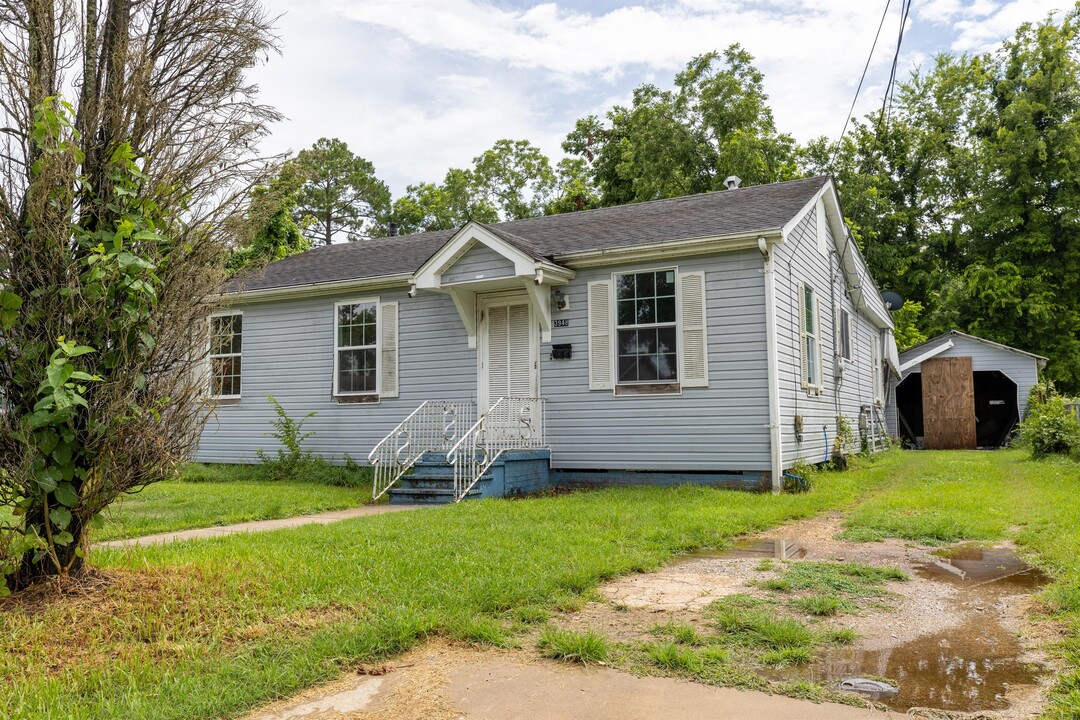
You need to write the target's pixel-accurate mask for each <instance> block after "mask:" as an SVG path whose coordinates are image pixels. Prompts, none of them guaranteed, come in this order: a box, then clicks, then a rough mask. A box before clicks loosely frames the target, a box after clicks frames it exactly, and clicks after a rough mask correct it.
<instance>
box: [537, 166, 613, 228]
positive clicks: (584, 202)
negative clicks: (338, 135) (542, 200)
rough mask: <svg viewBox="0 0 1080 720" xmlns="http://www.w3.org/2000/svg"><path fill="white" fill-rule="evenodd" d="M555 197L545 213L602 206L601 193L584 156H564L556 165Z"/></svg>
mask: <svg viewBox="0 0 1080 720" xmlns="http://www.w3.org/2000/svg"><path fill="white" fill-rule="evenodd" d="M555 175H556V178H557V180H556V183H557V189H556V191H555V197H554V199H552V200H551V202H549V203H548V205H547V207H546V208H545V209H544V214H545V215H558V214H559V213H568V212H576V211H578V210H588V209H590V208H595V207H599V206H600V193H599V192H598V191H597V189H596V185H595V184H593V181H592V176H591V174H590V173H589V165H588V163H587V162H586V161H585V160H584V159H583V158H563V159H562V160H560V161H559V164H558V165H557V166H556V167H555Z"/></svg>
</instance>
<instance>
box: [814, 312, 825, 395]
mask: <svg viewBox="0 0 1080 720" xmlns="http://www.w3.org/2000/svg"><path fill="white" fill-rule="evenodd" d="M814 331H815V332H814V334H815V335H817V342H816V343H815V347H816V348H817V385H816V386H815V387H817V389H818V391H821V390H824V389H825V366H824V365H823V364H822V362H821V354H822V353H821V346H822V345H823V344H824V343H823V342H822V341H823V340H824V338H822V336H821V335H822V333H821V303H820V302H819V301H818V296H817V293H816V292H815V293H814Z"/></svg>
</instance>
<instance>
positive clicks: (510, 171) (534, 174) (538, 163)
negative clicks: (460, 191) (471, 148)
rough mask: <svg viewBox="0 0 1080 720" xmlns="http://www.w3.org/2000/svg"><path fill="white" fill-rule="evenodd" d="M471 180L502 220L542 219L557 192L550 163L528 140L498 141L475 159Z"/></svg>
mask: <svg viewBox="0 0 1080 720" xmlns="http://www.w3.org/2000/svg"><path fill="white" fill-rule="evenodd" d="M472 180H473V188H474V191H475V192H476V193H477V194H478V195H480V196H481V197H483V198H484V199H485V200H487V202H488V203H489V204H490V205H491V206H493V207H495V208H497V209H498V211H499V213H500V215H501V217H502V219H503V220H521V219H522V218H529V217H536V216H538V215H542V214H543V212H544V205H545V204H546V203H547V202H548V201H549V200H550V199H551V195H552V192H553V191H554V189H555V173H554V172H553V171H552V170H551V161H550V160H548V158H547V156H546V155H544V154H543V153H542V152H540V149H539V148H538V147H536V146H535V145H533V144H531V143H530V142H529V141H528V140H499V141H498V142H496V143H495V145H493V146H492V147H491V149H490V150H485V151H484V152H483V153H482V154H481V155H479V156H477V157H475V158H473V171H472Z"/></svg>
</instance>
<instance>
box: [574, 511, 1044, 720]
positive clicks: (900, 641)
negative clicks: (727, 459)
mask: <svg viewBox="0 0 1080 720" xmlns="http://www.w3.org/2000/svg"><path fill="white" fill-rule="evenodd" d="M840 520H841V517H840V516H838V515H830V516H824V517H817V518H814V519H811V520H806V521H803V522H799V523H795V524H792V525H787V526H784V527H782V528H778V529H776V530H774V531H771V532H769V533H764V534H762V535H759V536H756V537H753V538H748V539H746V540H745V541H742V542H740V543H738V544H736V546H735V547H734V548H731V549H728V550H726V551H721V552H716V551H704V552H700V553H692V554H689V555H686V556H683V557H682V558H679V559H678V560H677V561H676V562H675V563H673V564H672V565H669V566H668V567H665V568H662V569H661V570H659V571H657V572H653V573H648V574H643V575H636V576H629V577H624V578H619V579H616V580H614V581H612V582H610V583H608V584H606V585H605V586H603V587H602V588H601V589H600V592H601V594H602V595H603V597H604V598H605V600H606V601H607V602H601V603H590V604H589V605H588V606H587V607H586V608H585V609H584V611H583V612H581V613H577V614H575V615H568V616H565V617H563V618H560V620H559V624H560V625H565V626H568V627H572V628H575V629H585V628H590V627H591V628H593V629H596V630H601V631H603V632H605V633H607V634H608V635H609V636H610V637H611V638H612V639H613V640H616V641H620V642H624V643H634V642H650V641H655V640H656V632H655V629H656V627H657V626H658V625H663V624H664V623H667V622H670V621H675V622H681V623H687V624H689V625H692V626H695V627H699V628H700V627H705V626H707V625H709V621H708V619H707V618H706V613H705V612H704V610H705V608H706V607H707V606H708V605H709V603H711V602H713V601H716V600H721V599H722V598H725V597H730V596H732V595H736V594H744V595H748V596H749V597H750V598H752V599H754V600H757V601H761V602H765V603H769V605H768V607H769V612H770V613H774V614H778V615H783V614H785V613H787V614H789V615H792V610H791V606H792V601H793V600H795V599H797V598H799V597H805V596H806V595H807V594H808V593H806V592H803V593H800V592H798V591H792V592H775V591H772V590H769V589H766V588H765V587H763V585H764V584H765V583H767V581H770V580H773V581H776V580H778V579H780V578H781V577H782V576H783V574H784V572H785V571H786V568H788V567H789V564H790V563H791V562H799V561H810V562H812V561H835V562H858V563H864V564H867V565H871V566H876V567H886V566H888V567H895V568H898V569H900V570H902V571H904V572H905V573H906V574H907V575H908V576H909V580H907V581H890V582H888V583H886V584H885V590H886V591H887V594H886V595H883V596H882V597H880V598H865V599H860V600H859V602H858V606H859V608H858V610H857V612H855V613H853V614H844V615H839V616H836V617H829V618H825V619H814V618H812V617H807V616H806V615H802V616H801V617H800V619H801V620H802V621H804V622H806V623H807V624H808V625H809V626H810V627H812V628H815V629H817V630H822V631H828V630H839V629H841V628H850V629H853V630H854V631H855V632H856V633H857V634H858V639H857V640H856V641H855V642H854V643H853V644H852V645H850V646H847V647H839V648H833V649H825V650H823V651H821V652H819V653H818V655H817V659H816V660H815V661H814V662H812V663H810V664H808V665H803V666H798V667H795V668H787V669H783V670H770V669H764V668H763V669H761V673H762V674H763V675H764V676H766V677H768V678H770V679H773V680H809V681H812V682H816V683H821V684H824V685H826V686H830V687H831V686H835V684H836V683H837V682H838V680H839V679H842V678H844V677H850V676H871V677H879V678H889V679H891V680H894V681H895V682H897V683H898V684H899V685H900V686H901V693H900V695H899V696H898V697H897V698H896V699H893V700H890V701H889V702H890V704H891V705H892V706H893V707H894V708H897V709H901V710H908V709H911V708H915V709H916V712H917V711H918V710H917V709H918V708H934V709H939V710H945V711H948V712H950V713H955V714H957V716H962V715H963V714H964V713H965V712H977V713H979V714H980V715H984V716H986V717H994V718H1003V719H1004V718H1010V719H1011V718H1023V717H1030V716H1032V715H1034V714H1037V712H1038V709H1039V707H1040V706H1041V704H1042V701H1043V698H1044V694H1045V691H1046V685H1047V682H1048V680H1049V678H1050V676H1051V674H1052V673H1051V672H1049V670H1050V668H1049V667H1048V666H1047V663H1048V659H1047V656H1046V653H1045V652H1043V650H1042V648H1043V647H1044V646H1045V645H1046V644H1047V643H1048V641H1052V640H1053V639H1055V638H1056V633H1055V631H1054V630H1053V629H1052V628H1048V627H1047V626H1046V625H1036V624H1035V623H1034V622H1033V612H1032V611H1033V610H1034V609H1036V607H1035V606H1036V605H1037V603H1036V601H1034V600H1033V599H1032V597H1031V596H1030V593H1031V592H1033V591H1034V590H1035V589H1036V588H1037V587H1038V586H1039V585H1040V584H1041V582H1043V581H1044V580H1045V578H1044V577H1042V576H1041V574H1040V573H1038V572H1037V571H1033V570H1031V569H1030V568H1028V567H1027V566H1026V565H1025V564H1024V563H1023V562H1022V561H1021V560H1020V559H1019V558H1018V557H1016V555H1015V552H1014V548H1012V547H1011V546H1009V545H1008V544H999V545H997V546H995V547H993V548H980V547H973V546H962V547H961V548H960V550H959V551H954V552H952V553H951V554H950V553H941V552H939V551H936V550H935V549H933V548H927V547H922V546H918V545H914V544H910V543H905V542H902V541H899V540H895V539H889V540H885V541H882V542H876V543H851V542H847V541H844V540H840V539H837V535H838V534H839V533H840V532H841V531H842V529H843V527H842V525H841V523H840ZM793 616H798V614H797V613H795V614H794V615H793ZM1040 670H1041V671H1042V672H1041V674H1040Z"/></svg>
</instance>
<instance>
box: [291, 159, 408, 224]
mask: <svg viewBox="0 0 1080 720" xmlns="http://www.w3.org/2000/svg"><path fill="white" fill-rule="evenodd" d="M294 162H295V164H296V167H297V168H298V170H299V171H300V173H301V175H302V176H303V178H304V182H303V184H302V185H301V186H300V190H299V192H298V193H297V199H296V210H295V212H294V217H295V219H296V221H297V223H299V224H300V226H301V227H305V226H306V227H309V228H310V232H309V236H310V239H311V241H312V243H315V244H319V243H321V244H323V245H329V244H330V243H332V242H333V241H334V238H335V237H338V238H340V237H342V236H343V235H344V236H345V237H347V238H348V239H349V240H350V241H354V240H359V239H362V238H365V237H370V236H371V235H372V234H374V228H376V227H378V226H380V225H382V224H383V223H384V222H385V219H386V217H387V215H388V213H389V211H390V190H389V189H388V188H387V187H386V184H385V183H384V182H382V181H381V180H379V179H378V178H377V177H375V166H374V165H372V164H371V163H370V162H369V161H367V160H365V159H364V158H362V157H359V156H357V155H354V154H353V153H352V152H351V151H350V150H349V146H348V145H346V144H345V143H344V142H342V141H341V140H338V139H337V138H320V139H319V140H318V141H317V142H316V143H315V144H314V145H312V146H311V147H310V148H308V149H307V150H302V151H301V152H300V153H299V154H298V155H297V156H296V159H295V160H294Z"/></svg>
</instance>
